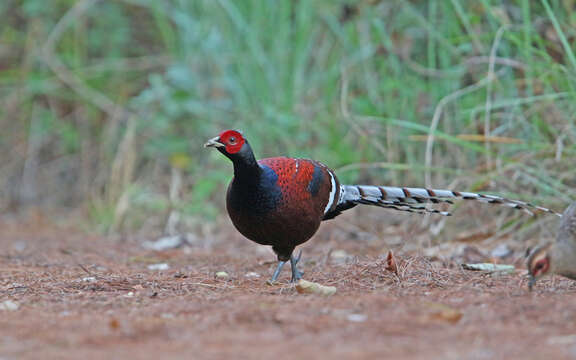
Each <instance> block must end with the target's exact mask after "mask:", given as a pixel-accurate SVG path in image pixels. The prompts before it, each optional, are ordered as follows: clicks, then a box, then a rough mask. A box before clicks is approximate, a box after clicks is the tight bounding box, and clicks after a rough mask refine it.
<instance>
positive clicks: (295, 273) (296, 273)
mask: <svg viewBox="0 0 576 360" xmlns="http://www.w3.org/2000/svg"><path fill="white" fill-rule="evenodd" d="M301 258H302V250H300V252H299V253H298V256H297V257H294V255H292V256H291V257H290V267H291V268H292V278H291V280H290V282H291V283H294V282H297V281H298V280H300V279H302V275H303V274H304V273H303V272H302V271H300V270H298V267H297V265H298V262H300V259H301ZM284 264H286V261H278V266H276V270H275V271H274V275H272V278H271V279H270V280H268V281H267V282H266V283H267V284H268V285H274V284H275V283H276V281H277V280H278V276H280V272H282V268H283V267H284Z"/></svg>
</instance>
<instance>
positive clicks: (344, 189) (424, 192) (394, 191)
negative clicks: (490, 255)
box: [325, 185, 562, 219]
mask: <svg viewBox="0 0 576 360" xmlns="http://www.w3.org/2000/svg"><path fill="white" fill-rule="evenodd" d="M339 195H340V196H339V199H338V205H337V206H336V209H335V210H334V211H333V212H332V213H331V214H326V215H327V216H326V217H325V219H331V218H333V217H335V216H337V215H339V214H340V213H341V212H342V211H344V210H346V209H349V208H351V207H354V206H356V205H358V204H366V205H375V206H380V207H384V208H392V209H396V210H402V211H410V212H417V213H425V212H430V213H436V214H440V215H446V216H449V215H451V213H450V212H448V211H440V210H436V209H429V208H426V207H425V204H426V203H434V204H437V203H448V204H452V203H453V200H458V199H462V200H475V201H480V202H484V203H488V204H498V205H504V206H509V207H511V208H514V209H518V210H525V211H527V212H529V213H530V214H532V212H531V210H536V211H542V212H547V213H551V214H555V215H557V216H562V215H561V214H559V213H557V212H555V211H553V210H550V209H548V208H545V207H542V206H537V205H533V204H530V203H527V202H524V201H520V200H511V199H506V198H503V197H501V196H496V195H485V194H476V193H472V192H461V191H452V190H436V189H423V188H406V187H391V186H371V185H341V186H340V194H339Z"/></svg>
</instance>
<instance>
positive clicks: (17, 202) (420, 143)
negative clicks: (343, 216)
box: [0, 0, 576, 232]
mask: <svg viewBox="0 0 576 360" xmlns="http://www.w3.org/2000/svg"><path fill="white" fill-rule="evenodd" d="M575 10H576V0H541V1H536V0H516V1H513V0H509V1H494V0H479V1H464V0H439V1H434V0H432V1H429V0H426V1H425V0H421V1H417V0H411V1H409V0H404V1H401V0H382V1H377V0H357V1H353V0H347V1H344V0H334V1H312V0H281V1H278V0H274V1H273V0H242V1H234V0H193V1H192V0H165V1H156V0H114V1H112V0H100V1H98V0H54V1H46V0H4V1H2V2H0V16H1V24H2V25H1V26H0V94H1V96H0V101H1V106H0V125H1V129H2V131H1V132H0V157H1V160H0V210H1V211H2V212H3V213H23V212H26V211H29V210H30V209H44V210H49V211H55V212H56V211H57V213H59V214H62V213H66V212H70V213H73V214H79V215H80V217H82V218H84V219H86V220H88V223H89V224H92V225H93V226H95V227H97V228H99V229H101V230H103V231H109V232H110V231H111V232H116V231H132V230H134V229H140V228H156V229H161V230H160V231H164V230H165V231H168V232H170V231H173V230H174V228H175V227H178V226H186V227H188V228H189V229H193V228H194V227H195V226H199V225H201V224H204V223H210V222H211V221H214V220H216V219H217V218H218V217H219V215H221V214H224V211H223V202H224V201H223V197H224V195H223V193H224V189H225V187H226V184H227V182H228V181H229V179H230V177H231V166H230V164H229V163H228V161H227V160H225V159H224V158H222V156H221V155H220V154H218V153H217V152H215V151H209V150H204V149H203V148H202V144H203V143H204V142H205V140H206V139H208V138H209V137H213V136H215V135H217V134H218V133H219V132H220V131H221V130H224V129H227V128H239V129H242V130H243V131H244V133H245V135H247V137H248V138H249V139H250V142H251V143H252V146H253V148H254V149H255V151H256V153H257V156H258V157H265V156H274V155H280V154H282V155H290V156H301V157H309V158H314V159H317V160H321V161H322V162H324V163H326V164H327V165H329V166H330V167H332V168H334V169H336V170H337V172H338V174H339V176H340V177H341V179H342V180H343V181H345V182H348V181H358V182H362V183H378V184H386V185H406V186H424V185H430V186H434V187H437V188H442V187H447V186H450V187H453V188H458V189H459V190H474V191H485V192H494V193H497V194H501V195H504V196H508V197H513V198H519V199H523V200H528V201H532V202H535V203H538V204H541V205H544V206H549V207H553V208H556V209H558V210H561V209H562V208H563V207H564V206H565V205H566V204H567V202H568V201H569V200H570V198H574V190H573V189H574V188H575V186H576V181H575V180H576V179H575V173H576V167H575V166H574V160H573V159H574V158H575V154H576V146H575V142H576V126H575V123H574V118H575V116H574V114H575V110H576V101H575V100H576V89H575V85H576V81H575V79H576V57H575V54H574V51H575V44H574V40H575V39H576V11H575ZM72 210H74V212H72ZM78 210H79V211H78Z"/></svg>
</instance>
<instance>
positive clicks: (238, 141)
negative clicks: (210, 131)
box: [219, 130, 246, 154]
mask: <svg viewBox="0 0 576 360" xmlns="http://www.w3.org/2000/svg"><path fill="white" fill-rule="evenodd" d="M219 137H220V139H219V140H220V142H221V143H223V144H224V145H226V151H227V152H228V153H229V154H235V153H237V152H238V151H240V149H242V145H244V142H246V140H244V137H243V136H242V134H240V133H239V132H238V131H236V130H226V131H223V132H222V133H220V136H219Z"/></svg>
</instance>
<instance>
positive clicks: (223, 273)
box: [216, 271, 230, 279]
mask: <svg viewBox="0 0 576 360" xmlns="http://www.w3.org/2000/svg"><path fill="white" fill-rule="evenodd" d="M229 277H230V275H228V273H227V272H226V271H218V272H217V273H216V278H217V279H228V278H229Z"/></svg>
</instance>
